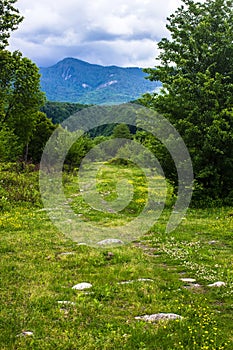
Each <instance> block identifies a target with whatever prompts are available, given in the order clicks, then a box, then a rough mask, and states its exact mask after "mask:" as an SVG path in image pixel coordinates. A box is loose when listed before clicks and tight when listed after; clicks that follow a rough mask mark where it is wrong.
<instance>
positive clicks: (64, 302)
mask: <svg viewBox="0 0 233 350" xmlns="http://www.w3.org/2000/svg"><path fill="white" fill-rule="evenodd" d="M58 304H62V305H75V303H74V302H73V301H68V300H58Z"/></svg>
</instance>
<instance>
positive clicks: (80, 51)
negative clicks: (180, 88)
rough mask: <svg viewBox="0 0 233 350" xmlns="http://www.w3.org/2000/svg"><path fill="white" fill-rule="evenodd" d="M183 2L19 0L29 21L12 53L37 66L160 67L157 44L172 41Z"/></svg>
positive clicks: (19, 32)
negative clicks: (172, 19) (67, 62)
mask: <svg viewBox="0 0 233 350" xmlns="http://www.w3.org/2000/svg"><path fill="white" fill-rule="evenodd" d="M180 4H181V0H113V1H110V0H97V1H94V0H40V1H35V0H34V1H32V0H18V2H17V3H16V4H15V7H17V8H18V9H19V10H20V13H21V14H22V15H23V16H24V21H23V22H22V23H21V24H20V27H19V29H18V30H17V31H16V32H14V33H13V34H12V37H11V40H10V49H11V50H17V49H18V50H20V51H21V52H23V54H24V55H25V56H27V57H29V58H30V59H32V60H33V61H34V62H36V64H37V65H39V66H40V67H41V66H44V67H45V66H50V65H52V64H54V63H56V62H57V61H59V60H61V59H63V58H64V57H76V58H79V59H82V60H85V61H88V62H90V63H96V64H102V65H118V66H124V67H126V66H138V67H154V66H155V64H156V61H155V57H156V55H157V53H158V51H157V44H156V43H157V42H158V41H160V39H161V38H162V37H164V36H168V31H167V30H166V18H167V17H168V16H169V15H170V14H171V13H173V12H174V11H175V10H176V8H177V7H179V6H180Z"/></svg>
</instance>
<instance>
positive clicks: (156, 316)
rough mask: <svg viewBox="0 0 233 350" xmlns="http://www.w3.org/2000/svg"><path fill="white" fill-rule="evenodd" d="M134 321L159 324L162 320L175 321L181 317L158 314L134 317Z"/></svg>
mask: <svg viewBox="0 0 233 350" xmlns="http://www.w3.org/2000/svg"><path fill="white" fill-rule="evenodd" d="M135 319H136V320H142V321H145V322H152V323H153V322H159V321H162V320H176V319H182V316H180V315H177V314H170V313H168V314H165V313H159V314H152V315H144V316H137V317H135Z"/></svg>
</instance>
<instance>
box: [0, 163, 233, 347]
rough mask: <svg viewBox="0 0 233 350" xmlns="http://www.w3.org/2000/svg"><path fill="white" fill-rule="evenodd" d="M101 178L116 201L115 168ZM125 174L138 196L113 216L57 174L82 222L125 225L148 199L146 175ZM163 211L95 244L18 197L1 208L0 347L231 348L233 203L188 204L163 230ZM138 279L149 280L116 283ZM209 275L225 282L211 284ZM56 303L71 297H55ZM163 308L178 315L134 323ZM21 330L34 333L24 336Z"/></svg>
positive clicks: (166, 215) (165, 215)
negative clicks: (144, 225) (136, 236)
mask: <svg viewBox="0 0 233 350" xmlns="http://www.w3.org/2000/svg"><path fill="white" fill-rule="evenodd" d="M112 169H113V168H112ZM110 172H111V170H110ZM125 172H126V173H127V171H126V170H125ZM121 173H122V172H121ZM116 174H117V172H116ZM102 175H103V174H102ZM102 175H101V176H100V177H99V182H98V186H99V187H98V189H99V191H100V192H101V194H102V195H103V196H104V198H105V199H106V200H108V199H109V200H112V199H115V198H116V188H115V185H114V181H115V180H114V177H113V174H112V175H111V181H110V179H109V175H108V174H106V175H104V176H102ZM119 176H120V175H119V174H118V178H119ZM127 176H128V175H127ZM129 176H130V179H129V180H132V181H133V182H134V184H135V185H134V193H135V194H134V198H133V200H132V202H130V204H129V206H130V210H129V208H128V209H125V210H123V211H122V212H120V213H119V214H118V215H119V216H120V219H119V217H114V218H113V216H114V215H113V214H111V213H107V214H105V215H104V213H103V212H99V211H97V210H92V211H91V210H90V208H88V207H87V206H86V204H85V203H84V201H83V199H82V196H80V195H77V193H78V192H77V191H78V184H77V178H75V177H73V178H72V177H66V179H65V180H64V183H65V184H66V185H65V186H66V195H67V197H68V198H70V199H72V202H71V203H70V205H71V207H72V208H73V210H74V211H75V210H77V212H82V214H83V215H86V216H87V219H88V220H92V221H94V222H99V223H101V224H105V225H109V224H110V219H111V220H112V219H114V220H115V225H117V224H118V223H119V222H120V223H121V224H122V223H124V222H127V220H129V218H131V219H133V218H134V217H135V215H137V214H138V212H140V210H141V209H140V208H141V204H142V203H140V200H139V199H140V198H143V199H145V200H146V198H147V194H146V191H145V187H144V184H145V181H144V180H143V174H141V175H140V174H139V170H138V169H133V175H132V174H131V175H129ZM33 177H34V175H33ZM101 178H102V180H101ZM108 179H109V180H108ZM142 193H144V197H143V195H142ZM6 197H7V196H6ZM169 213H170V209H169V208H166V209H165V210H164V211H163V214H162V215H161V217H160V219H159V221H158V222H157V223H156V224H155V225H154V226H153V228H152V229H151V230H150V231H149V232H148V233H147V234H146V235H144V236H143V237H142V238H141V239H140V241H138V242H132V243H130V244H128V245H124V246H121V247H115V248H108V249H107V248H99V249H97V248H92V247H88V246H83V245H77V244H76V243H75V242H73V241H72V240H69V239H67V238H66V237H65V236H64V235H63V234H62V233H61V232H59V231H58V230H57V229H56V228H55V227H54V226H53V224H52V222H51V221H50V220H49V218H48V216H47V214H46V212H45V211H43V210H41V208H39V207H34V206H28V207H27V206H25V204H23V202H22V203H19V204H18V205H14V206H13V207H12V208H11V209H9V208H8V210H5V211H3V212H2V214H1V217H0V232H1V241H0V253H1V267H0V268H1V280H0V293H1V304H0V308H1V310H0V329H1V332H0V349H1V350H6V349H7V350H8V349H46V350H47V349H51V350H52V349H62V350H64V349H67V350H68V349H70V350H76V349H86V350H91V349H97V350H98V349H99V350H102V349H104V350H107V349H119V350H120V349H132V350H134V349H140V350H152V349H156V350H157V349H158V350H159V349H163V350H165V349H166V350H167V349H168V350H174V349H188V350H189V349H190V350H194V349H195V350H198V349H212V350H215V349H219V350H220V349H232V348H233V332H232V330H233V327H232V318H233V306H232V297H233V284H232V282H233V268H232V267H233V253H232V243H233V238H232V232H233V231H232V230H233V216H232V213H233V209H232V208H215V209H214V208H212V209H209V210H208V209H206V210H203V209H202V210H193V209H190V210H189V211H188V214H187V215H186V217H185V219H184V220H182V223H181V224H180V225H179V227H178V228H176V230H175V231H173V232H172V233H170V234H167V233H165V227H166V223H167V220H168V218H169ZM109 218H110V219H109ZM211 241H215V243H214V244H213V242H211ZM109 251H111V252H112V253H113V254H114V255H113V257H112V258H111V259H108V255H107V253H108V252H109ZM65 252H72V253H73V254H70V255H62V253H65ZM183 277H192V278H195V279H196V281H197V283H199V284H200V285H201V287H200V288H194V289H190V288H185V286H186V283H185V282H182V281H181V280H180V278H183ZM138 278H148V279H152V280H153V281H144V282H143V281H135V282H133V283H129V284H119V282H122V281H127V280H137V279H138ZM216 281H223V282H225V283H226V286H225V287H220V288H210V287H208V284H210V283H212V282H216ZM80 282H89V283H92V285H93V287H92V288H91V289H90V290H88V292H89V293H88V294H87V293H85V292H83V291H77V290H74V289H72V286H74V285H75V284H77V283H80ZM62 300H63V301H71V302H73V303H75V304H74V305H73V304H64V305H62V304H59V303H58V301H62ZM160 312H172V313H177V314H179V315H181V316H182V317H183V319H182V320H178V321H177V320H176V321H169V322H163V323H158V324H150V323H145V322H143V321H138V320H135V317H136V316H141V315H145V314H152V313H160ZM23 331H31V332H33V335H32V336H22V335H21V333H22V332H23Z"/></svg>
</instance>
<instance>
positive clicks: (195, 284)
mask: <svg viewBox="0 0 233 350" xmlns="http://www.w3.org/2000/svg"><path fill="white" fill-rule="evenodd" d="M184 288H186V289H195V288H201V285H200V284H199V283H191V284H190V285H189V286H185V287H184Z"/></svg>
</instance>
